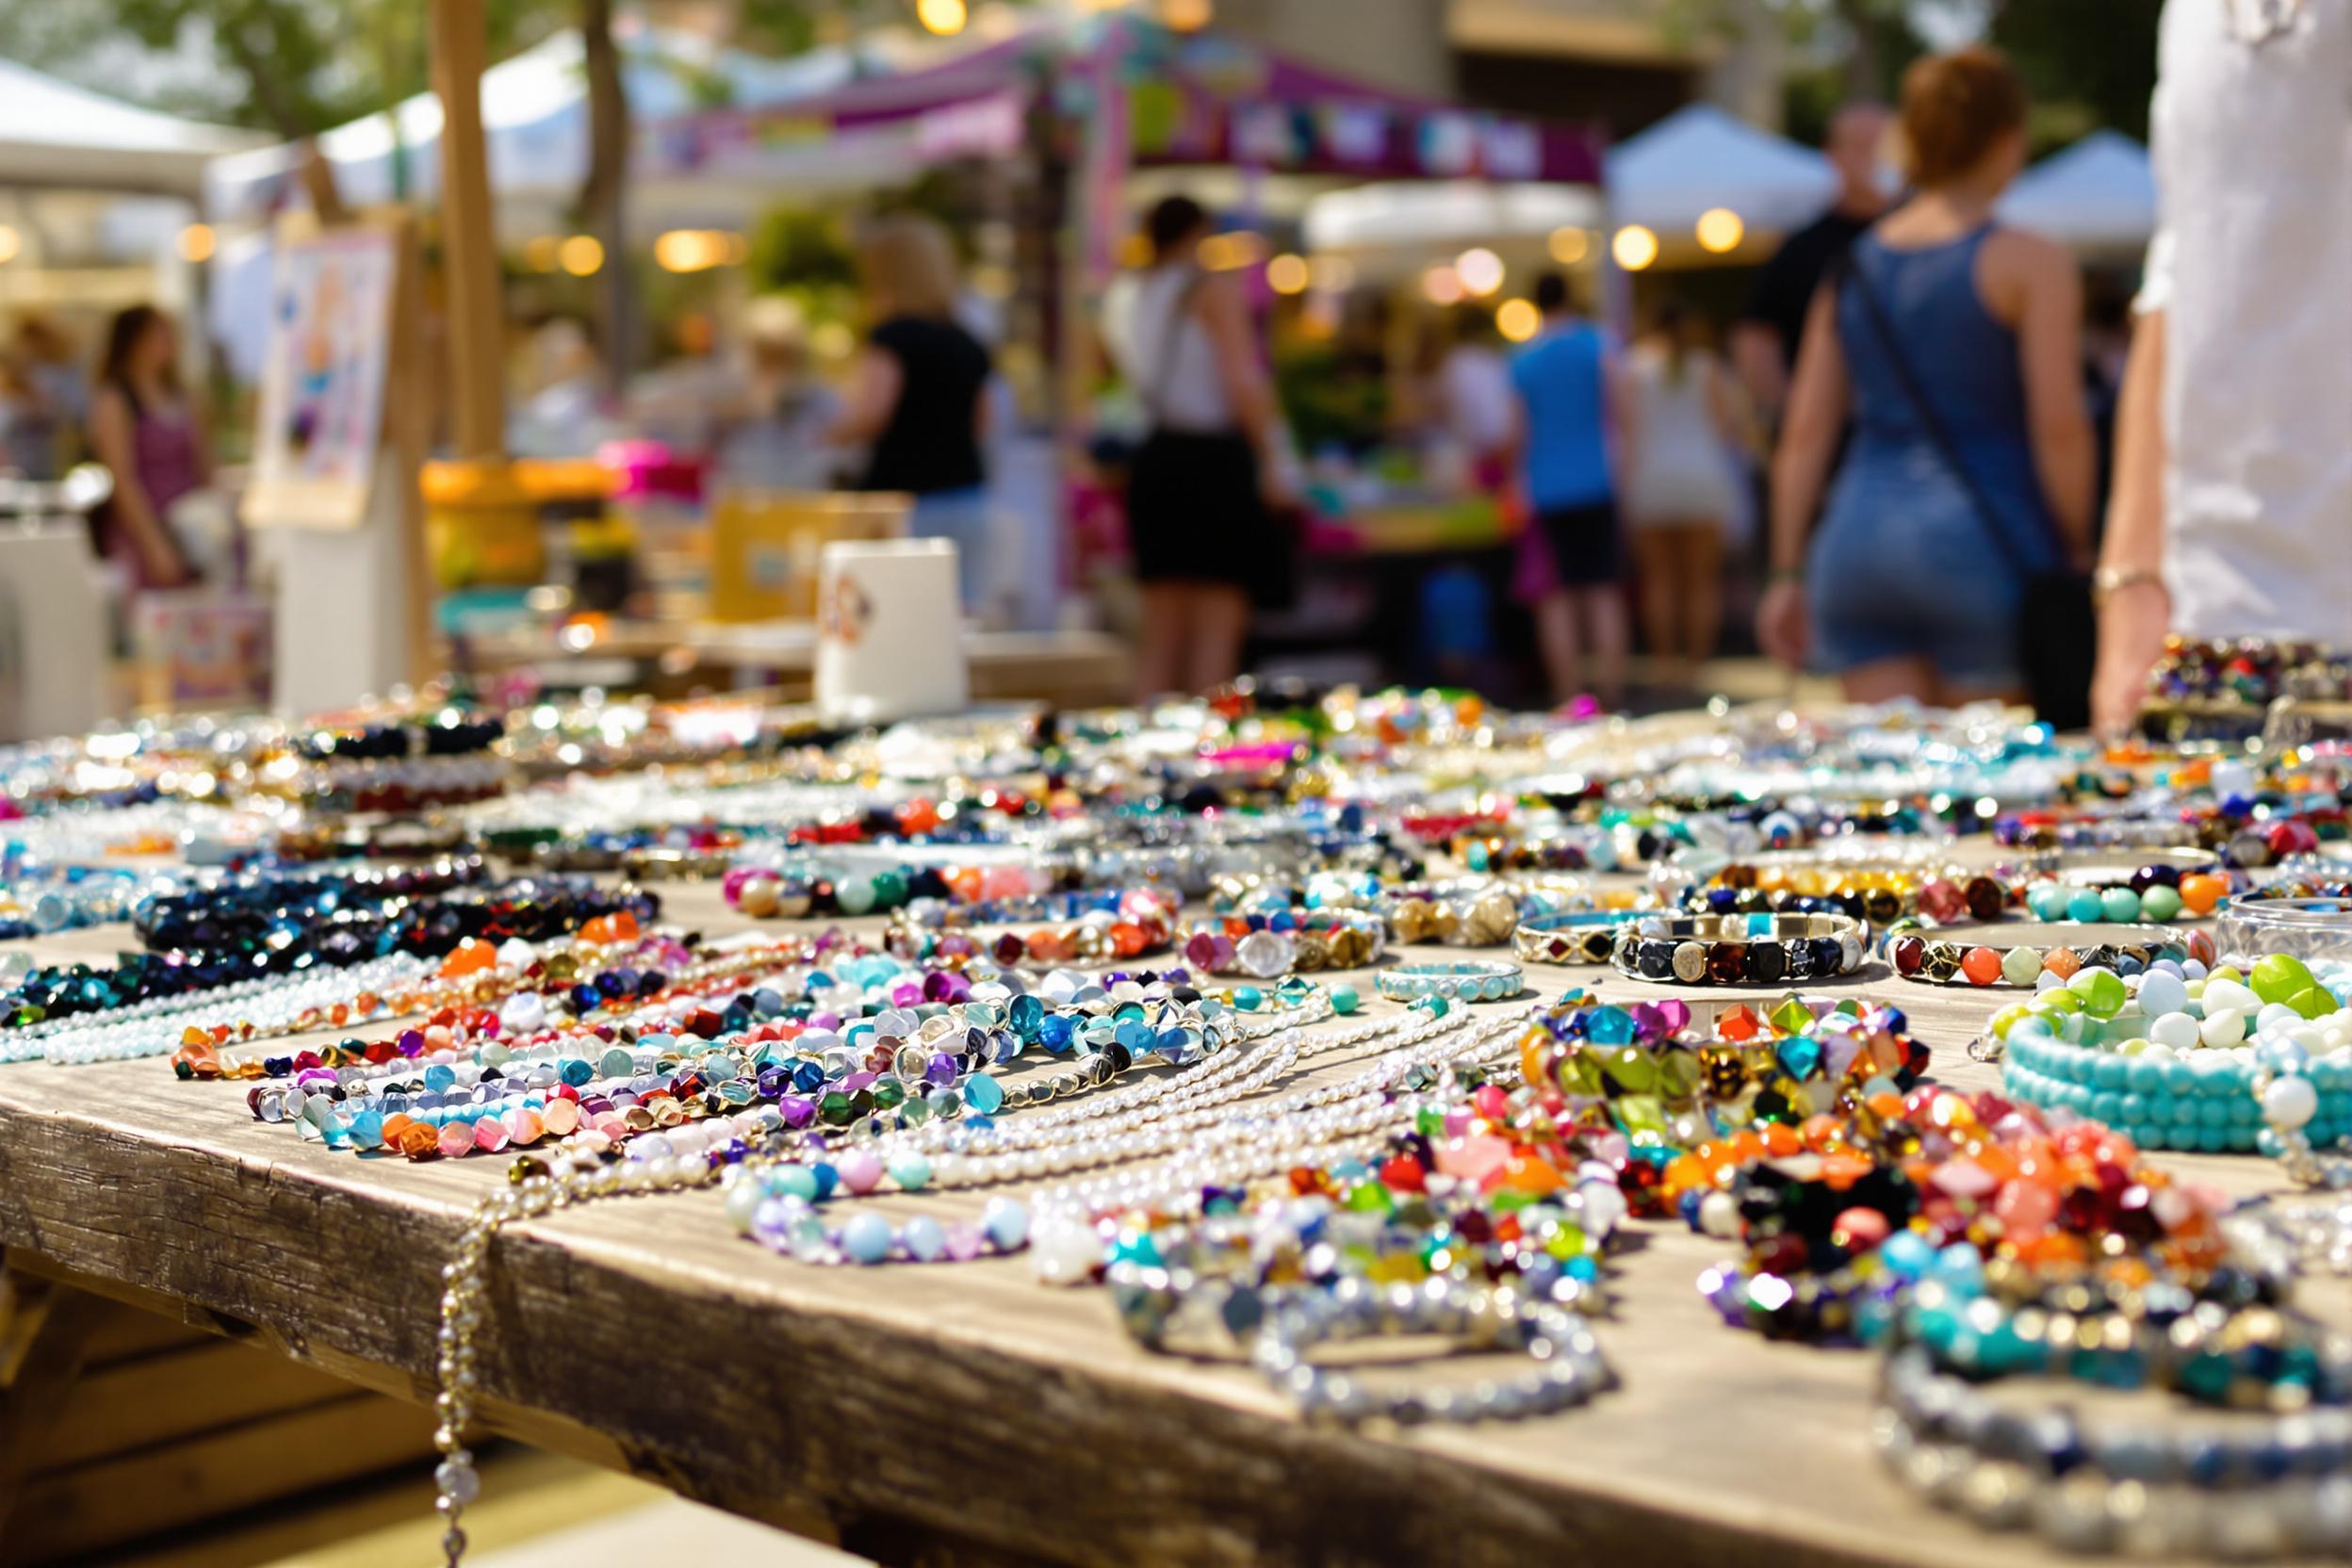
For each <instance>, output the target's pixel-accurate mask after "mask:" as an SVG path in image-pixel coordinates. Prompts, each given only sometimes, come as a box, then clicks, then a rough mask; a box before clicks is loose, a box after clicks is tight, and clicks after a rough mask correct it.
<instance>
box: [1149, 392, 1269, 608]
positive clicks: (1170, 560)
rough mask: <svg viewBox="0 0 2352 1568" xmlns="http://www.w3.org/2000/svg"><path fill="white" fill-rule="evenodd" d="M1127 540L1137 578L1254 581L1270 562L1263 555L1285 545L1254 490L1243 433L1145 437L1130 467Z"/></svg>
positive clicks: (1248, 584)
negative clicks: (1132, 551) (1282, 543)
mask: <svg viewBox="0 0 2352 1568" xmlns="http://www.w3.org/2000/svg"><path fill="white" fill-rule="evenodd" d="M1127 540H1128V544H1129V546H1130V547H1131V548H1132V549H1133V550H1134V552H1135V578H1136V580H1138V581H1142V582H1218V583H1231V584H1233V586H1235V587H1240V588H1252V587H1254V585H1255V584H1256V583H1257V582H1258V580H1260V579H1261V578H1262V577H1264V576H1265V575H1266V570H1267V567H1268V565H1269V562H1268V561H1266V560H1265V559H1261V558H1262V557H1264V556H1266V555H1267V554H1269V553H1270V552H1272V551H1275V550H1276V549H1278V548H1281V547H1282V545H1281V542H1280V541H1278V540H1277V539H1276V538H1275V536H1274V530H1273V527H1272V520H1271V519H1270V518H1269V517H1268V516H1267V515H1266V500H1265V498H1264V497H1263V496H1261V495H1260V494H1259V491H1258V454H1257V451H1256V449H1254V448H1252V447H1251V446H1250V440H1249V437H1247V436H1245V435H1241V434H1238V433H1218V434H1213V435H1200V434H1193V433H1188V432H1184V431H1154V432H1152V434H1151V435H1149V436H1147V437H1145V439H1144V443H1143V445H1142V446H1141V447H1140V448H1139V449H1136V452H1135V462H1134V465H1133V466H1131V467H1130V468H1129V469H1128V480H1127Z"/></svg>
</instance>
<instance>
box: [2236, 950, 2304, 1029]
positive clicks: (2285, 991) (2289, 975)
mask: <svg viewBox="0 0 2352 1568" xmlns="http://www.w3.org/2000/svg"><path fill="white" fill-rule="evenodd" d="M2316 983H2317V982H2315V981H2314V980H2312V978H2311V971H2310V970H2309V969H2308V968H2306V967H2305V966H2304V963H2303V960H2302V959H2300V958H2297V957H2294V956H2291V955H2288V954H2284V953H2273V954H2271V955H2270V956H2268V957H2266V958H2264V959H2262V961H2261V962H2260V963H2258V964H2256V965H2255V966H2254V977H2253V978H2252V979H2251V980H2250V981H2248V982H2247V984H2249V985H2251V986H2252V987H2253V988H2254V994H2255V995H2256V996H2259V997H2261V998H2262V1000H2263V1001H2264V1002H2285V1001H2287V999H2288V998H2290V997H2292V996H2295V994H2297V993H2298V992H2300V991H2304V990H2308V989H2310V988H2311V987H2312V986H2313V985H2315V984H2316ZM2307 1016H2308V1015H2307Z"/></svg>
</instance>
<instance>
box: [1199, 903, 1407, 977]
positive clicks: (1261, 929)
mask: <svg viewBox="0 0 2352 1568" xmlns="http://www.w3.org/2000/svg"><path fill="white" fill-rule="evenodd" d="M1177 945H1178V949H1179V951H1181V952H1182V953H1183V954H1184V961H1185V962H1186V963H1188V964H1190V965H1191V966H1192V967H1193V968H1195V969H1198V970H1200V971H1201V972H1203V973H1207V974H1247V975H1250V976H1251V977H1253V978H1255V979H1260V980H1274V979H1279V978H1281V977H1282V975H1284V974H1288V973H1291V972H1294V971H1296V972H1301V973H1314V972H1316V971H1318V970H1325V969H1362V968H1364V966H1366V965H1368V964H1377V963H1379V962H1380V958H1381V957H1382V956H1383V955H1384V954H1385V953H1386V952H1387V949H1388V927H1387V926H1386V925H1385V924H1384V923H1382V922H1381V921H1380V919H1379V918H1378V917H1377V916H1373V915H1364V914H1359V913H1356V912H1354V911H1352V910H1343V909H1331V910H1323V911H1319V912H1312V913H1306V914H1299V915H1293V914H1291V913H1290V912H1289V911H1287V910H1284V911H1282V912H1281V913H1279V914H1273V915H1222V916H1218V917H1217V918H1215V919H1212V920H1206V921H1201V922H1200V923H1196V924H1195V925H1193V926H1192V927H1191V928H1190V929H1188V930H1187V931H1185V932H1184V935H1183V937H1182V939H1180V940H1179V942H1178V944H1177Z"/></svg>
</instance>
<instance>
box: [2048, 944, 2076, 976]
mask: <svg viewBox="0 0 2352 1568" xmlns="http://www.w3.org/2000/svg"><path fill="white" fill-rule="evenodd" d="M2042 968H2044V969H2046V970H2048V971H2049V972H2050V973H2052V974H2054V975H2056V976H2058V978H2059V979H2061V980H2067V979H2071V978H2073V975H2074V972H2075V971H2076V970H2079V969H2081V968H2082V959H2080V958H2078V957H2076V956H2074V950H2073V949H2072V948H2070V947H2053V948H2051V949H2050V951H2049V952H2048V953H2046V954H2044V955H2043V956H2042Z"/></svg>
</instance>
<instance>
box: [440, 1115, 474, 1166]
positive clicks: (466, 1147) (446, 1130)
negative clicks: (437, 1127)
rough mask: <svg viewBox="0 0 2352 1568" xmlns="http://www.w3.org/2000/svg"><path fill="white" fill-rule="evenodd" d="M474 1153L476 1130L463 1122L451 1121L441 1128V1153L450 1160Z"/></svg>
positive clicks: (443, 1124)
mask: <svg viewBox="0 0 2352 1568" xmlns="http://www.w3.org/2000/svg"><path fill="white" fill-rule="evenodd" d="M441 1152H442V1153H444V1154H446V1155H448V1156H449V1158H450V1159H456V1158H457V1157H458V1156H459V1155H460V1154H470V1153H472V1152H474V1130H473V1129H472V1128H471V1127H468V1126H466V1123H464V1122H462V1121H449V1122H444V1123H442V1126H441Z"/></svg>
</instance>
